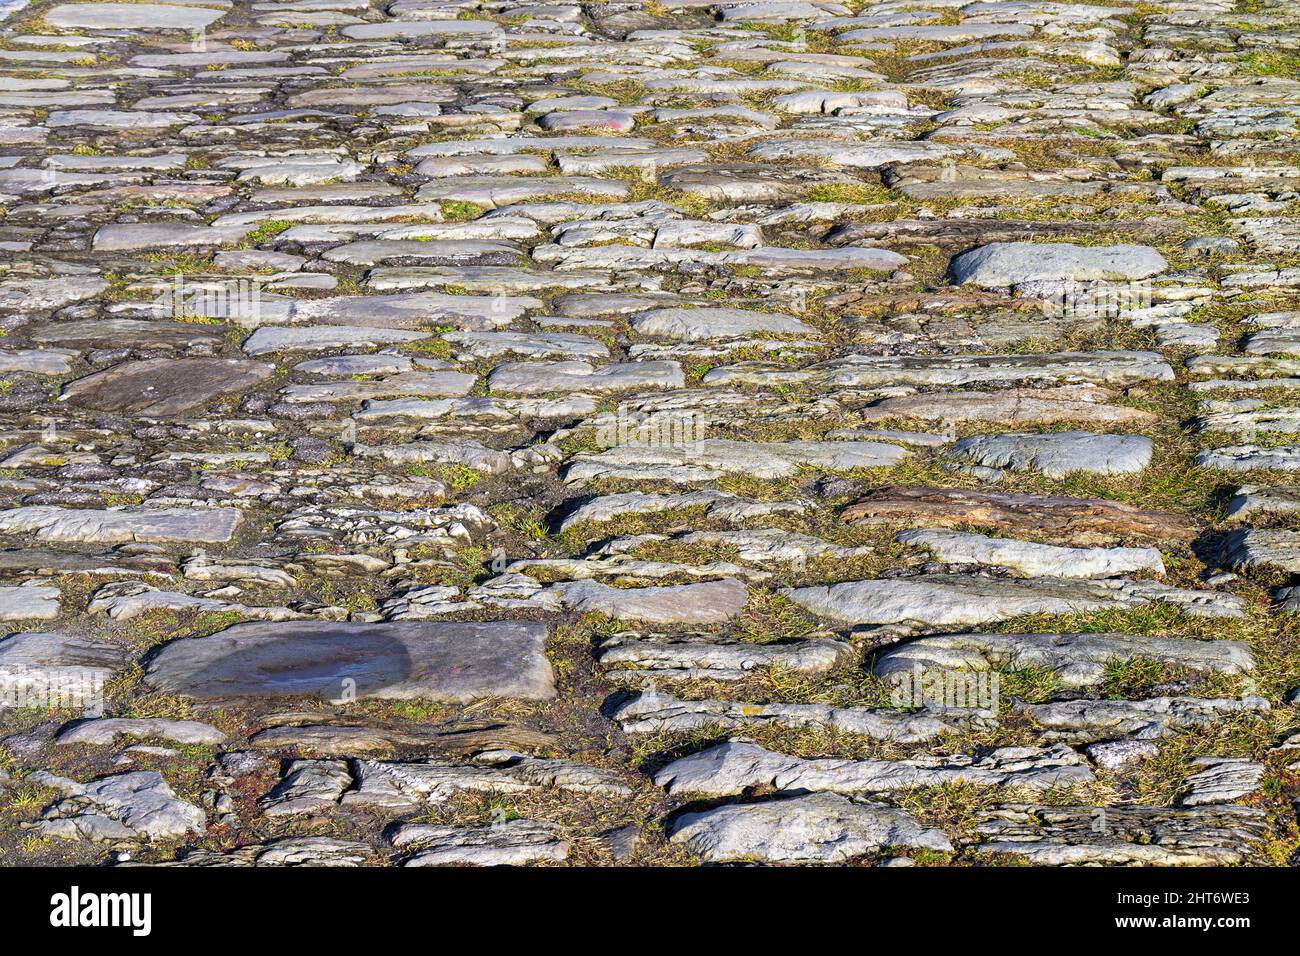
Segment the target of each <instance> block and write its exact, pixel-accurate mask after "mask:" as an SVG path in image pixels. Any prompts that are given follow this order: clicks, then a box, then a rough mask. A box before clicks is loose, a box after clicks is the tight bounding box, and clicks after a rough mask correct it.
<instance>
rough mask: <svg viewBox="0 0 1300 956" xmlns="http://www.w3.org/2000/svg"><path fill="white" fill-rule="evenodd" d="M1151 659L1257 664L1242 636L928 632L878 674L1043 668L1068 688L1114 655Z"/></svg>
mask: <svg viewBox="0 0 1300 956" xmlns="http://www.w3.org/2000/svg"><path fill="white" fill-rule="evenodd" d="M1133 659H1136V660H1150V661H1159V662H1161V663H1167V664H1174V665H1176V666H1179V667H1188V668H1192V669H1195V670H1207V671H1218V672H1221V673H1225V674H1244V673H1248V672H1250V671H1252V670H1253V669H1254V667H1255V661H1254V657H1253V656H1252V655H1251V653H1250V649H1249V648H1248V647H1247V646H1246V645H1245V644H1243V643H1241V642H1240V641H1197V640H1190V639H1187V638H1177V637H1147V636H1140V635H1135V634H943V635H939V636H935V637H923V638H920V639H919V640H915V641H912V642H910V643H908V644H904V645H902V646H900V647H897V648H891V649H889V650H887V651H885V652H884V653H882V654H881V655H880V657H879V659H878V660H877V661H876V666H875V672H876V674H877V676H880V677H888V676H890V675H891V674H899V673H908V672H910V671H911V670H912V668H913V667H915V666H917V665H920V666H922V667H936V668H941V669H957V670H966V669H976V670H983V669H986V668H999V667H1006V668H1010V669H1016V668H1023V667H1044V668H1047V669H1049V670H1052V671H1054V672H1055V673H1056V675H1057V677H1058V679H1059V680H1060V681H1061V683H1062V684H1063V685H1065V686H1066V687H1090V686H1093V685H1095V684H1097V683H1100V682H1101V681H1102V679H1103V678H1104V677H1105V674H1106V663H1107V662H1108V661H1113V660H1133Z"/></svg>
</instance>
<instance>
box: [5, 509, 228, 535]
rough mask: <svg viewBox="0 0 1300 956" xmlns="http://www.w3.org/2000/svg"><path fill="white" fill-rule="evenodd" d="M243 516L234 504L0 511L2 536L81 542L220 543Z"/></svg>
mask: <svg viewBox="0 0 1300 956" xmlns="http://www.w3.org/2000/svg"><path fill="white" fill-rule="evenodd" d="M239 520H240V514H239V511H238V510H237V509H235V508H211V509H199V510H195V509H183V508H141V507H134V506H130V507H125V508H121V509H109V510H106V511H100V510H95V509H89V508H87V509H79V508H59V507H56V506H53V505H28V506H26V507H23V508H12V509H10V510H8V511H0V534H22V535H30V536H32V537H34V538H35V539H37V540H40V541H58V542H66V543H77V544H80V543H94V544H122V543H123V542H127V541H139V542H143V543H147V544H178V543H179V544H221V543H223V542H226V541H229V540H230V539H231V537H232V536H233V535H234V533H235V528H236V526H237V525H238V524H239Z"/></svg>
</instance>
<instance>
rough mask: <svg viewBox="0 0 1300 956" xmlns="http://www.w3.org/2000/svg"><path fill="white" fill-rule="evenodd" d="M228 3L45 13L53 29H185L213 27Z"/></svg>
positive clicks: (69, 6) (87, 7)
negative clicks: (218, 7) (219, 7)
mask: <svg viewBox="0 0 1300 956" xmlns="http://www.w3.org/2000/svg"><path fill="white" fill-rule="evenodd" d="M217 6H228V4H220V5H218V4H211V5H208V6H188V5H187V6H179V5H173V4H166V3H65V4H59V5H58V6H57V7H53V8H51V9H50V10H48V11H46V13H45V20H46V22H48V23H49V24H50V25H51V26H56V27H62V28H64V29H70V30H185V31H189V32H193V31H196V30H201V29H202V28H204V27H207V26H211V25H212V24H214V23H216V22H217V21H218V20H220V19H221V18H222V17H223V16H225V14H226V12H225V10H223V9H214V7H217Z"/></svg>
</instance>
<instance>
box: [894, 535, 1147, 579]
mask: <svg viewBox="0 0 1300 956" xmlns="http://www.w3.org/2000/svg"><path fill="white" fill-rule="evenodd" d="M896 540H897V541H899V542H900V543H902V544H910V545H914V546H916V547H920V548H925V549H927V550H928V551H929V552H930V553H931V554H932V555H933V556H934V558H935V559H936V560H938V561H943V562H946V563H949V564H982V565H989V566H993V567H1004V568H1013V569H1015V570H1016V571H1020V572H1021V573H1023V574H1025V575H1028V576H1030V577H1038V576H1042V577H1059V578H1107V577H1114V576H1116V575H1120V574H1131V573H1133V572H1135V571H1154V572H1155V573H1156V574H1164V573H1165V565H1164V562H1163V561H1162V560H1161V558H1160V552H1159V551H1158V550H1156V549H1155V548H1062V547H1057V546H1056V545H1050V544H1036V543H1034V542H1031V541H1015V540H1012V539H1007V538H990V537H987V536H985V535H982V534H962V533H961V532H957V531H904V532H902V533H901V534H899V535H898V537H897V539H896Z"/></svg>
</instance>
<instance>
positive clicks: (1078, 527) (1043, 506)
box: [842, 486, 1197, 541]
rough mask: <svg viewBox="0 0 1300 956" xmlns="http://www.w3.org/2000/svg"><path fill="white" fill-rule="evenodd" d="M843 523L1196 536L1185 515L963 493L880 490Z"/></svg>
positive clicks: (1087, 535) (1075, 536)
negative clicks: (968, 526) (902, 523)
mask: <svg viewBox="0 0 1300 956" xmlns="http://www.w3.org/2000/svg"><path fill="white" fill-rule="evenodd" d="M842 517H843V519H844V520H845V521H851V522H857V521H862V522H870V523H880V522H892V521H898V522H906V523H908V524H912V525H918V524H919V525H923V526H926V527H941V528H942V527H954V526H958V525H974V526H979V527H988V528H995V529H999V530H1007V531H1035V532H1037V533H1040V534H1051V535H1061V536H1064V537H1066V538H1068V539H1071V540H1088V539H1093V538H1116V537H1128V536H1133V537H1139V538H1153V539H1155V540H1158V541H1160V540H1174V541H1187V540H1190V539H1191V538H1193V537H1195V536H1196V534H1197V528H1196V525H1195V524H1194V523H1193V522H1191V521H1189V520H1188V519H1187V518H1184V517H1183V516H1181V515H1175V514H1170V513H1168V512H1162V511H1151V510H1147V509H1143V508H1135V507H1133V506H1132V505H1127V504H1123V503H1121V502H1118V501H1106V500H1105V499H1102V498H1067V497H1063V496H1057V495H1025V494H1001V493H997V492H984V491H970V490H967V489H963V488H909V487H899V486H892V487H886V488H880V489H877V490H875V491H871V492H869V493H868V494H867V496H866V497H865V498H863V499H862V500H861V501H858V502H857V503H856V504H853V505H850V506H849V507H848V508H846V509H844V512H843V515H842Z"/></svg>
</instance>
